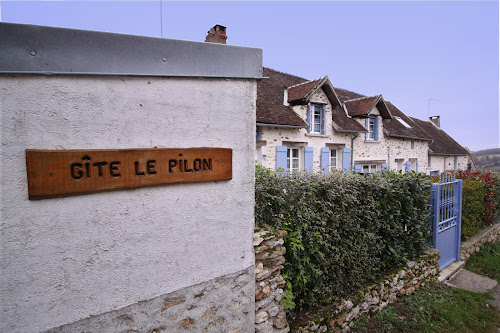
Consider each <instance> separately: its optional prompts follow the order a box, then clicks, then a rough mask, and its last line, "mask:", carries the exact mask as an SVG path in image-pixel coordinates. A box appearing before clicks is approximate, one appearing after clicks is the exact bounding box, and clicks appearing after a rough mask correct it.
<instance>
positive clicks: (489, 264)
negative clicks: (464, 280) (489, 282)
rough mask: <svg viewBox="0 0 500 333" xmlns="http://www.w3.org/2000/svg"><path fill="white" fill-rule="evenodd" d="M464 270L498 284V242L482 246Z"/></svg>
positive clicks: (499, 246)
mask: <svg viewBox="0 0 500 333" xmlns="http://www.w3.org/2000/svg"><path fill="white" fill-rule="evenodd" d="M465 269H467V270H469V271H471V272H474V273H477V274H481V275H484V276H487V277H489V278H492V279H495V280H496V281H497V282H499V283H500V242H497V243H487V244H485V245H483V246H482V247H481V250H480V251H479V252H478V253H476V254H475V255H473V256H471V257H470V259H469V261H467V264H466V265H465Z"/></svg>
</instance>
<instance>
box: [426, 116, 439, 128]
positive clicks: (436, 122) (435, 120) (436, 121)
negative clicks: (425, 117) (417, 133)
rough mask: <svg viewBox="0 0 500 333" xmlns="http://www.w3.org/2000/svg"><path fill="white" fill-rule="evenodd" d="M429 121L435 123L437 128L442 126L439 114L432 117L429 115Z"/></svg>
mask: <svg viewBox="0 0 500 333" xmlns="http://www.w3.org/2000/svg"><path fill="white" fill-rule="evenodd" d="M429 121H430V122H431V123H433V124H434V125H436V126H437V128H441V123H440V121H439V116H432V117H429Z"/></svg>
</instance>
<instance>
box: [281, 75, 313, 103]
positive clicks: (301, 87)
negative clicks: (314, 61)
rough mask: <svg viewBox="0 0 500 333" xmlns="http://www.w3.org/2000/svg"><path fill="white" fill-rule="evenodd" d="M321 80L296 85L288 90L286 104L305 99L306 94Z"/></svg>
mask: <svg viewBox="0 0 500 333" xmlns="http://www.w3.org/2000/svg"><path fill="white" fill-rule="evenodd" d="M320 81H321V79H318V80H314V81H307V82H304V83H300V84H296V85H294V86H291V87H289V88H288V102H293V101H297V100H301V99H304V98H306V96H307V95H308V93H309V92H310V91H311V90H313V89H314V88H316V86H317V85H318V83H319V82H320Z"/></svg>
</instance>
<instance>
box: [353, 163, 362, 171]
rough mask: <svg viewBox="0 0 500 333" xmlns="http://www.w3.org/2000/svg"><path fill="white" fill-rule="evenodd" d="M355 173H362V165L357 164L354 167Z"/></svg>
mask: <svg viewBox="0 0 500 333" xmlns="http://www.w3.org/2000/svg"><path fill="white" fill-rule="evenodd" d="M354 171H356V172H361V164H355V165H354Z"/></svg>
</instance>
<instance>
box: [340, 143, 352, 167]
mask: <svg viewBox="0 0 500 333" xmlns="http://www.w3.org/2000/svg"><path fill="white" fill-rule="evenodd" d="M350 168H351V148H344V149H342V169H344V170H349V169H350Z"/></svg>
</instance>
